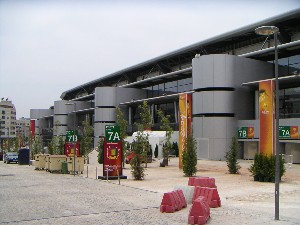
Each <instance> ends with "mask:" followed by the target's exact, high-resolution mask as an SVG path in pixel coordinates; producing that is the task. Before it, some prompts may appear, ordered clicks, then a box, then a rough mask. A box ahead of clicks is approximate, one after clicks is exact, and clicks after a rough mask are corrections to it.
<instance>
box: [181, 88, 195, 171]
mask: <svg viewBox="0 0 300 225" xmlns="http://www.w3.org/2000/svg"><path fill="white" fill-rule="evenodd" d="M191 124H192V95H191V94H180V95H179V168H180V169H181V168H182V154H183V152H184V151H185V148H186V143H185V142H186V138H187V135H188V133H190V132H191Z"/></svg>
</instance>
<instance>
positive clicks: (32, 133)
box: [30, 120, 35, 137]
mask: <svg viewBox="0 0 300 225" xmlns="http://www.w3.org/2000/svg"><path fill="white" fill-rule="evenodd" d="M30 134H31V136H32V137H34V135H35V120H30Z"/></svg>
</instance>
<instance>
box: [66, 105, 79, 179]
mask: <svg viewBox="0 0 300 225" xmlns="http://www.w3.org/2000/svg"><path fill="white" fill-rule="evenodd" d="M66 105H74V128H73V129H74V133H73V147H74V152H73V157H74V164H73V165H74V167H73V169H74V177H75V155H76V141H77V140H76V138H75V137H76V102H68V103H66Z"/></svg>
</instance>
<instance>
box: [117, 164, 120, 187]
mask: <svg viewBox="0 0 300 225" xmlns="http://www.w3.org/2000/svg"><path fill="white" fill-rule="evenodd" d="M117 175H118V180H119V185H120V175H119V170H118V168H117Z"/></svg>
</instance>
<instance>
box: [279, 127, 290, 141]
mask: <svg viewBox="0 0 300 225" xmlns="http://www.w3.org/2000/svg"><path fill="white" fill-rule="evenodd" d="M279 138H291V127H290V126H279Z"/></svg>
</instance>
